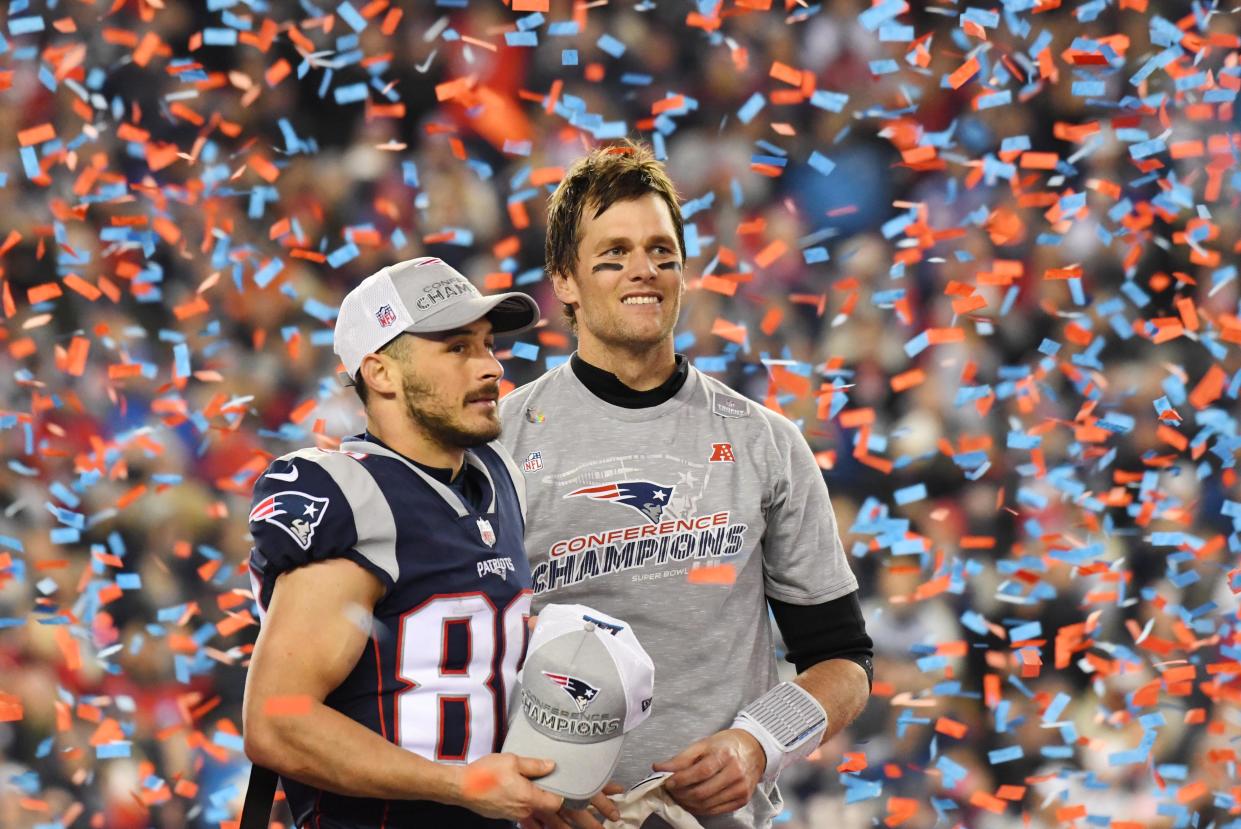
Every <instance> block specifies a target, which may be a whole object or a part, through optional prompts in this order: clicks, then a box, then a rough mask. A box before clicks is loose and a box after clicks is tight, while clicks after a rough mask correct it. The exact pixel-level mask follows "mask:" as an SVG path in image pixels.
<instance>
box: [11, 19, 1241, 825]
mask: <svg viewBox="0 0 1241 829" xmlns="http://www.w3.org/2000/svg"><path fill="white" fill-rule="evenodd" d="M515 3H516V10H514V9H510V8H507V7H506V5H505V4H503V3H501V2H499V0H496V2H480V0H470V2H468V4H467V3H466V2H464V0H462V2H455V0H454V2H448V1H447V0H441V1H440V2H438V3H431V2H425V3H401V4H399V5H392V6H389V5H388V4H387V3H386V2H385V0H377V2H372V3H370V4H367V5H363V4H362V3H360V2H358V3H356V5H349V4H348V3H346V4H343V5H342V6H340V7H337V8H333V7H331V6H330V5H327V4H320V5H319V6H318V7H316V5H314V4H312V3H311V2H309V0H305V2H301V3H293V2H283V0H274V1H273V2H270V3H258V2H252V3H234V2H227V1H226V0H218V1H214V2H165V3H156V2H154V0H137V2H133V0H117V2H115V3H112V4H110V5H109V4H108V3H103V2H94V3H90V2H70V3H60V4H57V3H54V2H49V3H46V4H44V3H38V2H29V3H27V2H25V0H14V2H11V3H10V4H8V11H7V15H8V16H7V20H6V28H4V29H3V32H4V34H3V36H0V123H2V124H3V125H4V126H3V127H2V128H0V223H2V226H0V267H2V268H3V272H2V274H0V300H2V303H0V304H2V305H3V313H4V317H5V320H4V325H3V327H2V328H0V346H2V347H3V348H2V350H0V355H2V356H0V359H3V360H4V361H5V362H6V363H7V364H8V368H7V369H6V370H4V371H2V372H0V387H2V388H3V397H2V400H3V403H2V406H3V408H2V409H0V439H2V440H3V441H4V444H3V445H4V451H5V456H6V463H5V464H4V465H3V466H0V506H2V507H3V510H2V512H0V826H3V827H22V828H23V829H24V828H25V827H36V826H38V827H51V826H58V827H65V828H66V829H68V828H69V827H84V826H91V827H104V826H106V827H117V828H118V829H130V828H131V827H132V828H133V829H138V827H147V826H154V827H169V829H178V828H179V827H207V826H211V827H215V826H227V825H228V821H230V820H234V819H235V818H236V814H237V809H238V806H239V803H240V796H241V794H242V792H243V791H244V787H245V775H246V774H247V772H248V764H247V762H246V760H245V758H244V755H243V753H242V752H241V750H240V739H239V738H238V736H237V734H238V731H239V729H240V700H241V696H242V689H243V684H244V678H245V663H246V658H247V653H248V650H249V644H250V643H252V642H253V637H254V635H255V632H256V627H255V625H254V617H253V616H252V615H251V614H252V612H253V608H252V597H251V596H250V595H249V593H248V581H247V579H246V577H245V573H244V562H245V559H246V556H247V554H248V550H249V541H248V535H247V528H246V515H247V512H248V508H249V492H250V487H251V485H252V482H253V480H254V477H255V476H256V475H257V474H259V472H261V471H262V469H263V468H264V467H265V466H266V463H267V461H268V460H269V459H270V458H271V457H273V456H276V455H279V454H283V453H284V452H287V451H290V450H292V449H294V448H297V447H299V446H303V445H308V444H311V443H318V444H320V445H323V446H332V445H334V443H335V442H336V441H338V440H339V439H340V438H341V437H342V436H344V435H347V434H350V433H352V432H354V431H357V430H358V429H359V428H360V427H361V425H362V420H361V408H360V405H359V404H358V402H357V399H356V397H355V396H354V395H353V394H352V392H351V391H349V390H347V389H343V388H341V387H340V385H339V384H338V382H337V380H336V377H335V371H336V359H335V357H334V355H333V354H332V352H331V321H332V312H333V309H334V308H335V306H336V305H337V303H338V302H339V300H340V298H341V297H342V296H343V294H344V293H345V292H346V291H347V290H348V289H349V288H350V287H351V286H352V285H354V284H356V283H357V282H358V281H359V280H360V279H362V278H363V277H365V276H366V275H368V274H370V273H372V272H373V271H375V270H377V269H378V268H380V267H382V266H384V265H385V264H388V263H390V262H393V261H397V260H400V259H406V258H410V257H413V256H419V255H434V256H439V257H441V258H443V259H445V260H446V261H448V262H449V263H451V264H453V265H454V266H455V267H457V268H458V269H459V270H461V271H462V272H464V273H465V274H467V275H468V276H470V277H471V278H472V279H475V280H476V281H477V282H478V284H479V285H480V287H484V288H485V289H487V290H498V289H502V288H507V287H509V286H510V285H511V286H516V287H518V288H521V289H523V290H527V291H529V292H531V293H533V294H534V295H535V296H536V297H537V298H539V300H540V303H541V305H542V307H543V310H544V315H545V317H546V318H547V321H548V322H547V324H546V326H545V327H543V328H541V329H540V330H539V331H538V332H537V333H536V334H532V335H529V336H527V337H525V339H524V340H523V342H520V343H516V344H509V345H506V346H505V348H506V351H505V355H504V356H505V366H506V372H507V379H508V380H509V381H511V382H513V383H515V384H521V383H523V382H527V381H529V380H531V379H533V378H534V377H537V376H538V375H539V374H540V373H541V372H542V371H544V370H545V369H546V368H547V367H548V366H551V365H555V364H556V362H557V361H559V360H562V359H564V358H565V357H566V356H567V355H568V354H569V353H571V350H572V340H571V337H570V335H569V333H568V330H567V328H566V327H565V326H564V325H563V324H562V321H561V320H560V318H559V314H558V309H557V307H556V303H555V302H554V299H553V297H552V295H551V291H550V289H549V286H548V282H547V280H546V279H544V278H543V276H542V271H541V268H542V264H543V238H544V224H543V219H544V202H545V198H546V195H547V193H548V191H549V189H550V187H552V186H554V184H555V181H556V180H557V179H558V175H559V174H558V172H557V170H558V169H560V168H564V167H566V166H568V165H569V164H570V163H572V161H573V160H574V159H575V158H577V157H579V156H580V155H581V154H582V153H583V152H584V151H585V150H586V149H587V148H588V147H590V146H593V145H595V144H596V143H598V142H600V141H606V140H608V139H609V138H616V137H620V136H623V135H629V136H632V137H640V138H644V139H645V140H647V141H650V142H652V143H653V145H654V146H655V149H656V151H657V152H658V153H659V154H660V156H661V157H664V158H666V159H667V164H668V168H669V170H670V172H671V174H672V177H673V179H674V181H675V182H676V184H677V186H678V189H679V191H680V193H681V196H682V199H683V202H684V205H685V211H686V215H687V223H688V224H690V225H692V228H691V230H690V244H689V245H688V247H689V253H690V254H691V256H690V261H689V266H688V268H687V275H688V277H689V279H690V282H691V293H690V294H689V296H688V299H687V304H686V307H685V310H684V313H683V317H682V321H681V324H680V326H679V328H678V341H677V342H678V350H680V351H682V352H683V353H685V354H687V355H689V356H690V358H691V359H693V360H694V361H695V363H696V364H697V365H698V366H699V367H700V368H702V369H703V370H705V371H709V372H710V373H711V374H713V375H714V376H717V377H719V378H721V379H723V380H724V381H725V382H728V383H729V384H731V385H733V386H734V387H735V388H737V389H739V390H740V391H742V392H744V393H745V394H746V395H748V396H749V397H751V398H753V399H755V400H758V401H760V402H765V403H767V404H768V405H771V406H773V407H776V408H779V409H780V410H782V411H783V412H784V413H785V414H787V415H788V416H789V417H791V418H793V419H795V420H797V421H798V422H799V423H800V424H801V426H802V427H803V430H804V433H805V434H806V437H807V440H808V441H809V442H810V445H811V447H812V448H813V449H814V450H815V452H816V453H817V454H818V457H819V459H820V461H821V466H822V467H823V473H824V475H825V476H826V480H827V482H828V485H829V489H830V491H831V493H832V500H833V504H834V507H835V510H836V513H837V518H838V521H839V524H840V527H841V530H842V538H843V541H844V544H845V547H846V550H848V551H849V553H850V560H851V562H852V564H853V567H854V569H855V571H856V573H857V575H858V578H859V581H860V582H861V585H862V593H863V596H864V599H865V608H866V616H867V622H868V626H869V629H870V633H871V635H872V636H873V638H874V640H875V645H876V659H875V665H876V671H875V688H874V695H873V697H872V700H871V702H870V704H869V706H868V708H867V709H866V711H865V712H864V714H863V715H862V716H861V718H860V719H859V720H858V721H857V722H856V723H854V724H853V725H852V726H851V727H850V728H849V729H847V730H846V731H845V732H843V733H842V734H841V735H840V736H838V737H837V738H835V739H834V740H833V741H832V742H831V743H830V744H828V745H826V746H825V747H824V748H823V750H822V751H821V752H820V757H819V758H818V759H817V760H815V761H814V762H810V763H806V764H802V765H801V766H799V767H797V768H795V769H794V770H792V771H791V772H789V773H788V774H787V775H786V776H785V780H784V781H783V782H782V787H783V789H784V792H785V796H786V798H787V801H788V808H787V810H786V812H785V813H784V815H782V816H781V818H780V820H781V822H782V824H783V825H786V826H790V827H827V826H830V827H835V828H837V829H849V828H851V827H867V826H872V825H876V821H880V822H884V825H886V826H898V825H899V826H906V827H929V826H933V825H943V826H956V825H961V826H971V827H987V829H991V827H995V828H996V829H1008V828H1009V827H1013V829H1016V827H1023V826H1031V825H1033V826H1055V825H1061V824H1064V825H1078V826H1081V825H1095V826H1115V827H1122V826H1137V825H1142V826H1160V827H1171V826H1178V827H1179V826H1189V825H1192V826H1195V827H1198V828H1199V829H1205V827H1209V826H1215V827H1224V826H1229V825H1241V823H1238V822H1236V821H1237V818H1236V816H1237V815H1239V814H1241V787H1239V786H1238V781H1237V779H1236V765H1235V759H1236V757H1235V749H1234V747H1233V743H1234V741H1235V739H1236V738H1237V736H1238V734H1241V716H1238V711H1237V709H1236V705H1235V703H1236V700H1237V699H1238V694H1239V689H1238V686H1237V685H1236V682H1235V677H1236V676H1237V674H1238V673H1241V666H1239V665H1238V662H1241V659H1239V658H1238V657H1239V655H1241V650H1239V649H1238V647H1237V645H1236V643H1235V629H1236V620H1237V616H1236V614H1237V601H1236V599H1235V590H1236V589H1241V585H1239V584H1238V581H1237V578H1236V575H1237V573H1236V571H1235V568H1236V564H1235V561H1234V560H1235V558H1236V554H1237V553H1238V552H1239V551H1241V535H1239V534H1238V523H1239V522H1241V504H1238V502H1239V501H1241V494H1239V488H1238V486H1237V483H1236V475H1235V472H1234V465H1235V460H1236V455H1237V448H1238V446H1239V445H1241V439H1239V438H1238V435H1237V429H1236V423H1235V415H1236V413H1237V411H1238V406H1237V394H1238V386H1239V385H1241V359H1239V357H1238V344H1239V343H1241V321H1239V320H1238V316H1239V315H1241V308H1239V305H1238V288H1237V286H1238V280H1237V278H1236V275H1235V274H1236V272H1235V263H1236V261H1237V250H1238V243H1239V241H1241V237H1239V235H1238V222H1239V216H1241V213H1239V212H1238V210H1237V205H1238V192H1239V189H1238V188H1239V186H1241V185H1239V183H1238V182H1239V179H1238V178H1237V176H1238V166H1237V163H1236V154H1237V153H1238V151H1239V149H1241V142H1239V141H1238V139H1237V135H1238V126H1239V122H1238V118H1237V115H1236V112H1235V109H1234V107H1233V104H1232V101H1233V98H1234V97H1235V91H1236V89H1238V88H1239V87H1241V68H1238V60H1237V57H1238V49H1237V46H1238V31H1239V28H1241V27H1239V23H1238V17H1237V15H1236V14H1233V13H1232V12H1234V11H1235V9H1233V10H1229V9H1216V8H1215V6H1213V5H1209V4H1204V3H1195V4H1192V5H1191V4H1183V3H1166V4H1164V3H1158V2H1154V0H1151V2H1149V3H1148V2H1146V1H1145V0H1121V2H1119V3H1113V2H1104V0H1096V2H1090V3H1081V4H1073V3H1067V2H1066V3H1064V4H1063V5H1061V4H1060V3H1058V2H1050V3H1049V2H1044V3H1041V4H1037V5H1036V4H1035V3H1025V2H1021V0H1013V2H1007V0H1006V2H1005V3H1004V4H1002V6H998V7H995V8H987V9H982V8H976V9H972V10H971V9H967V8H966V7H965V6H958V5H952V4H948V3H937V4H931V5H927V6H923V5H922V4H917V6H916V7H915V8H913V9H910V8H908V7H907V6H906V5H905V4H903V3H901V2H900V0H895V2H892V0H887V2H880V3H876V4H874V5H871V4H868V3H864V2H852V0H826V2H824V3H822V4H814V5H810V4H807V3H803V2H788V3H782V2H781V1H780V0H776V2H774V3H772V2H769V1H768V2H763V0H746V1H745V2H740V1H738V2H727V3H724V4H715V3H712V2H709V0H707V2H700V3H696V4H689V3H674V2H659V3H655V2H650V1H649V0H648V1H647V2H643V3H638V4H635V3H632V2H610V3H585V4H583V3H577V4H570V3H562V2H559V0H553V2H551V3H550V6H546V5H545V4H544V6H542V7H543V8H544V11H543V12H541V13H540V12H538V11H532V10H534V9H537V8H540V4H539V3H538V2H530V0H527V1H526V3H525V4H524V5H523V4H522V3H521V0H515ZM346 6H347V7H348V8H347V9H346V8H345V7H346ZM540 14H541V16H540V17H537V18H535V17H532V16H531V15H540ZM1169 27H1171V28H1169ZM531 33H533V35H534V36H533V39H531V38H530V34H531ZM1178 51H1179V53H1180V54H1176V53H1177V52H1178ZM1161 56H1162V57H1161ZM971 59H974V60H977V61H979V70H978V71H977V72H976V73H973V74H971V73H968V72H965V73H964V75H965V76H964V77H962V73H961V72H959V71H958V70H959V68H960V67H962V66H963V65H964V64H966V63H967V62H968V61H969V60H971ZM1152 65H1154V66H1153V68H1150V67H1152ZM954 73H955V74H954ZM1006 90H1007V91H1006ZM756 95H757V96H759V97H758V98H756V97H755V96H756ZM1006 96H1007V97H1006ZM756 101H757V103H756ZM43 125H50V129H51V133H48V132H47V131H46V129H44V130H43V131H42V132H40V131H39V130H37V129H36V128H40V127H43ZM1091 125H1093V127H1091ZM32 130H33V132H32ZM1194 142H1200V143H1199V144H1198V145H1196V147H1195V144H1194ZM704 277H709V278H704ZM920 336H921V337H925V338H926V340H925V341H924V342H920V340H919V337H920ZM699 589H702V588H699ZM286 820H287V818H286Z"/></svg>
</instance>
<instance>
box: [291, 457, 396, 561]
mask: <svg viewBox="0 0 1241 829" xmlns="http://www.w3.org/2000/svg"><path fill="white" fill-rule="evenodd" d="M285 457H286V458H290V459H292V458H294V457H300V458H302V459H304V460H308V461H311V462H313V463H316V464H318V465H319V466H320V467H322V468H323V470H324V471H325V472H327V473H328V474H329V475H331V476H332V480H333V481H335V482H336V486H338V487H340V491H341V493H342V494H344V496H345V500H346V501H348V502H349V508H350V509H351V510H353V516H354V526H355V527H357V526H359V524H360V523H361V522H360V520H359V519H360V517H362V516H365V521H366V533H365V536H364V535H363V533H362V532H360V531H359V532H358V545H357V548H356V549H357V551H358V553H359V554H360V555H362V556H364V557H365V558H366V560H367V561H369V562H371V563H372V564H374V565H375V566H376V567H378V568H379V569H380V570H383V571H384V572H385V573H387V574H388V577H389V578H391V579H392V581H393V582H396V581H397V580H398V579H399V577H400V575H401V574H400V567H399V566H398V564H397V558H396V519H395V518H394V517H393V515H392V507H390V506H389V505H388V499H387V498H385V497H384V494H383V492H382V491H380V489H379V484H377V483H375V479H374V478H373V477H372V476H371V473H369V472H367V471H366V467H364V466H362V464H360V463H358V462H357V461H356V460H354V459H353V458H351V457H349V456H348V455H344V454H341V453H339V452H324V451H323V450H321V449H301V450H299V451H297V452H293V453H292V454H290V455H286V456H285Z"/></svg>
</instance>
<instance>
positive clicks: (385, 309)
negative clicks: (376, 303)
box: [375, 305, 396, 328]
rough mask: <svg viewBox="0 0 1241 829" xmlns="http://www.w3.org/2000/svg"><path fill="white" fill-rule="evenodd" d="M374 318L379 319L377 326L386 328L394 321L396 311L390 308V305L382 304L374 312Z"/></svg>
mask: <svg viewBox="0 0 1241 829" xmlns="http://www.w3.org/2000/svg"><path fill="white" fill-rule="evenodd" d="M375 319H377V320H379V326H380V327H381V328H387V327H388V326H389V325H391V324H392V323H394V322H396V311H393V310H392V306H391V305H383V306H381V307H380V309H379V310H378V311H376V312H375Z"/></svg>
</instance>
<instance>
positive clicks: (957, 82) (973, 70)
mask: <svg viewBox="0 0 1241 829" xmlns="http://www.w3.org/2000/svg"><path fill="white" fill-rule="evenodd" d="M980 68H981V67H980V66H979V65H978V58H977V57H972V58H970V59H969V60H967V61H966V62H965V63H963V64H961V65H960V66H958V67H957V68H956V69H955V70H954V71H953V73H952V74H951V75H949V76H948V83H949V84H950V85H951V86H952V88H953V89H960V88H961V87H962V86H963V85H964V84H965V82H966V81H968V80H969V79H970V78H972V77H974V76H975V75H977V74H978V70H979V69H980Z"/></svg>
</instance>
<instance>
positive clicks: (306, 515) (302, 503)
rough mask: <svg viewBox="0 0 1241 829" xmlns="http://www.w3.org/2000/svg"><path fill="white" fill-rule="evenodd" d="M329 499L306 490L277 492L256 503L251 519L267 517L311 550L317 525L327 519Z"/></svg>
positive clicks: (260, 519)
mask: <svg viewBox="0 0 1241 829" xmlns="http://www.w3.org/2000/svg"><path fill="white" fill-rule="evenodd" d="M329 503H330V501H329V499H327V498H316V497H315V496H313V495H307V494H306V493H305V492H295V491H293V490H285V491H284V492H277V493H276V494H275V495H269V496H267V497H266V498H264V499H263V500H262V501H259V502H258V503H257V504H255V506H254V509H252V510H250V523H251V524H253V523H254V522H256V521H266V522H267V523H269V524H275V525H276V526H277V527H279V528H280V529H282V530H284V531H285V532H286V533H288V534H289V535H290V536H292V538H293V540H294V541H296V542H297V546H299V547H301V548H302V549H303V550H309V549H310V539H312V538H314V535H315V527H317V526H319V522H320V521H322V520H323V515H324V513H326V512H327V507H328V504H329Z"/></svg>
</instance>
